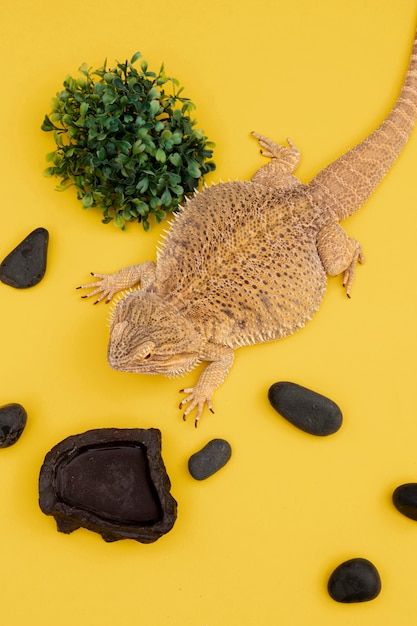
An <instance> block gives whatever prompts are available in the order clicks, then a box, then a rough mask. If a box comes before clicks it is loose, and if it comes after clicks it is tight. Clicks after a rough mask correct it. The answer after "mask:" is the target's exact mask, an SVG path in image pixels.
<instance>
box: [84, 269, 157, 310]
mask: <svg viewBox="0 0 417 626" xmlns="http://www.w3.org/2000/svg"><path fill="white" fill-rule="evenodd" d="M92 276H94V278H97V279H98V280H96V281H94V282H93V283H87V284H86V285H81V286H80V287H77V289H93V291H91V292H90V293H88V294H86V295H85V296H82V297H83V298H91V296H98V297H97V300H96V301H95V302H94V304H98V302H101V301H102V300H105V301H106V302H110V300H111V299H112V298H113V296H114V295H115V294H116V293H118V292H119V291H123V290H124V289H130V288H131V287H135V286H136V285H140V286H141V288H142V289H146V288H147V287H149V286H150V285H152V283H153V282H154V280H155V263H153V261H145V262H144V263H139V264H138V265H130V266H128V267H123V268H122V269H121V270H119V271H118V272H116V273H114V274H94V273H92Z"/></svg>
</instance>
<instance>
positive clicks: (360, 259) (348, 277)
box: [343, 239, 365, 298]
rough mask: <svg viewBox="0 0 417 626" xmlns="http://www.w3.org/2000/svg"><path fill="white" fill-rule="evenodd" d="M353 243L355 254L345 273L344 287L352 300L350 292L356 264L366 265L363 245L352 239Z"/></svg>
mask: <svg viewBox="0 0 417 626" xmlns="http://www.w3.org/2000/svg"><path fill="white" fill-rule="evenodd" d="M351 241H352V242H354V243H355V252H354V254H353V257H352V260H351V262H350V264H349V266H348V267H347V268H346V269H345V271H344V273H343V287H345V289H346V295H347V297H348V298H350V290H351V288H352V283H353V279H354V278H355V269H356V263H360V264H361V265H362V264H363V263H365V257H364V255H363V252H362V247H361V244H360V243H359V242H358V241H356V240H355V239H351Z"/></svg>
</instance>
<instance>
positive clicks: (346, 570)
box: [327, 558, 381, 603]
mask: <svg viewBox="0 0 417 626" xmlns="http://www.w3.org/2000/svg"><path fill="white" fill-rule="evenodd" d="M327 588H328V591H329V594H330V596H331V597H332V598H333V600H336V601H337V602H344V603H352V602H367V601H369V600H373V599H374V598H376V597H377V596H378V595H379V593H380V591H381V579H380V577H379V573H378V570H377V569H376V567H375V565H373V564H372V563H371V562H370V561H368V560H367V559H362V558H357V559H350V560H349V561H345V562H344V563H341V565H339V566H338V567H337V568H336V569H335V570H334V572H333V573H332V575H331V576H330V578H329V582H328V586H327Z"/></svg>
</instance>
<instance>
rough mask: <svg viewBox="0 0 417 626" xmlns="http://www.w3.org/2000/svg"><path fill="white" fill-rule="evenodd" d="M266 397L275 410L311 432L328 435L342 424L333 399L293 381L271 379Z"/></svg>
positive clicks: (295, 424)
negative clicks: (273, 380) (271, 382)
mask: <svg viewBox="0 0 417 626" xmlns="http://www.w3.org/2000/svg"><path fill="white" fill-rule="evenodd" d="M268 398H269V401H270V403H271V404H272V406H273V407H274V409H276V410H277V411H278V413H280V414H281V415H282V416H283V417H285V419H287V420H288V421H289V422H291V424H293V425H294V426H297V427H298V428H300V429H301V430H304V431H305V432H307V433H310V434H311V435H318V436H326V435H332V434H333V433H335V432H337V431H338V430H339V428H340V427H341V425H342V421H343V417H342V412H341V410H340V408H339V407H338V406H337V404H336V403H335V402H333V400H330V399H329V398H326V397H325V396H322V395H321V394H319V393H316V392H315V391H311V390H310V389H307V388H306V387H302V386H301V385H297V384H296V383H290V382H279V383H274V384H273V385H272V386H271V387H270V388H269V391H268Z"/></svg>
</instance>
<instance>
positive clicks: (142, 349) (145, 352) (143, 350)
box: [133, 341, 155, 365]
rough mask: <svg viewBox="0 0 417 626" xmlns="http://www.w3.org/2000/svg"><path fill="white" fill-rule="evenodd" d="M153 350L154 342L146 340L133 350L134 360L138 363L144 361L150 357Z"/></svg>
mask: <svg viewBox="0 0 417 626" xmlns="http://www.w3.org/2000/svg"><path fill="white" fill-rule="evenodd" d="M154 350H155V344H154V343H152V342H150V341H147V342H146V343H143V344H142V345H141V346H138V347H137V348H136V350H135V354H134V357H133V358H134V361H135V362H136V363H137V364H138V365H140V364H141V363H143V362H144V361H149V359H150V358H151V357H152V355H153V353H154Z"/></svg>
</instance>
